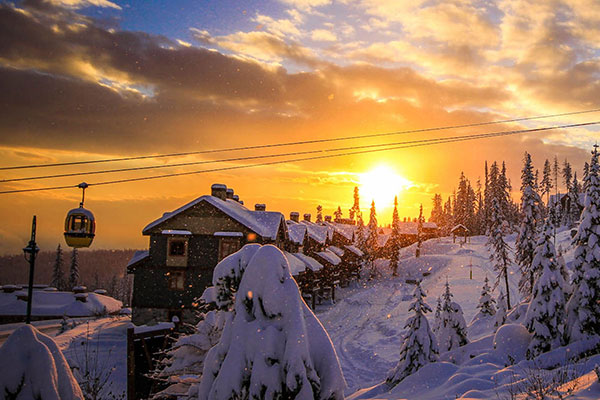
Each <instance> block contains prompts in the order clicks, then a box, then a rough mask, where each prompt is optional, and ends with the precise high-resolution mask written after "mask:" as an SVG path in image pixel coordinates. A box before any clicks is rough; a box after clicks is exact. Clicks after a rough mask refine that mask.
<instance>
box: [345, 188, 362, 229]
mask: <svg viewBox="0 0 600 400" xmlns="http://www.w3.org/2000/svg"><path fill="white" fill-rule="evenodd" d="M348 212H349V214H350V219H351V220H353V221H354V218H355V217H356V218H358V215H359V214H360V196H359V195H358V186H355V187H354V204H352V208H351V209H350V210H348Z"/></svg>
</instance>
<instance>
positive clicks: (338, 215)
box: [333, 206, 342, 222]
mask: <svg viewBox="0 0 600 400" xmlns="http://www.w3.org/2000/svg"><path fill="white" fill-rule="evenodd" d="M333 217H334V221H335V222H342V207H340V206H338V208H337V210H335V211H334V212H333Z"/></svg>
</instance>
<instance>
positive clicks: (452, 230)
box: [450, 224, 469, 232]
mask: <svg viewBox="0 0 600 400" xmlns="http://www.w3.org/2000/svg"><path fill="white" fill-rule="evenodd" d="M458 229H464V230H466V231H467V232H468V231H469V228H467V227H466V226H464V225H463V224H458V225H456V226H455V227H454V228H452V229H450V232H454V231H456V230H458Z"/></svg>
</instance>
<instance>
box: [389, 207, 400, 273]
mask: <svg viewBox="0 0 600 400" xmlns="http://www.w3.org/2000/svg"><path fill="white" fill-rule="evenodd" d="M389 240H390V241H391V245H390V248H391V249H390V252H391V254H390V268H391V270H392V275H393V276H397V275H398V265H399V263H400V255H399V251H400V217H398V197H394V212H393V213H392V234H391V236H390V238H389Z"/></svg>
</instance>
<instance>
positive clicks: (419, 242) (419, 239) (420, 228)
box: [415, 204, 424, 257]
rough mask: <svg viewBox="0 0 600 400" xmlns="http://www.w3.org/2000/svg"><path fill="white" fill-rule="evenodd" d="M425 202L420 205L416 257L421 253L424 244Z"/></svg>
mask: <svg viewBox="0 0 600 400" xmlns="http://www.w3.org/2000/svg"><path fill="white" fill-rule="evenodd" d="M423 221H424V219H423V204H421V206H420V207H419V219H417V249H416V250H415V252H416V254H415V257H419V256H420V255H421V246H422V244H423Z"/></svg>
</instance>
